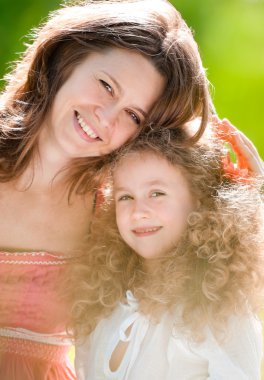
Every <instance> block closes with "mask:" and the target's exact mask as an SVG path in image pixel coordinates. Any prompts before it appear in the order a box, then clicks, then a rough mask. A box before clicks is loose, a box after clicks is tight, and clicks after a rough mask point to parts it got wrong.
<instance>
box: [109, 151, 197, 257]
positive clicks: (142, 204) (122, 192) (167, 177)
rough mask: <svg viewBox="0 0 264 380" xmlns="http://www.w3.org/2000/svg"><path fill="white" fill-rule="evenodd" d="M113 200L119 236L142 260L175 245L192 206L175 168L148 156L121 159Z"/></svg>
mask: <svg viewBox="0 0 264 380" xmlns="http://www.w3.org/2000/svg"><path fill="white" fill-rule="evenodd" d="M114 198H115V204H116V221H117V226H118V229H119V232H120V234H121V236H122V238H123V239H124V241H125V242H126V243H127V244H128V245H129V246H130V247H131V248H132V249H133V250H134V251H135V252H136V253H137V254H138V255H140V256H142V257H143V258H144V259H154V258H158V257H161V256H163V255H164V254H166V252H168V251H169V250H170V249H171V248H172V247H173V246H174V245H175V244H176V243H177V241H178V240H179V238H180V237H181V235H182V233H183V231H184V230H185V228H186V223H187V218H188V215H189V214H190V212H191V211H193V210H194V203H195V202H194V200H193V197H192V195H191V192H190V188H189V185H188V183H187V180H186V178H185V177H184V175H183V174H182V171H181V170H180V169H179V167H177V166H173V165H171V164H170V163H168V161H167V160H166V159H164V158H161V157H159V156H157V155H155V154H154V153H149V152H145V153H141V154H140V153H132V154H129V155H128V156H127V157H125V158H123V159H122V161H121V162H120V164H119V165H118V166H117V168H116V170H115V172H114Z"/></svg>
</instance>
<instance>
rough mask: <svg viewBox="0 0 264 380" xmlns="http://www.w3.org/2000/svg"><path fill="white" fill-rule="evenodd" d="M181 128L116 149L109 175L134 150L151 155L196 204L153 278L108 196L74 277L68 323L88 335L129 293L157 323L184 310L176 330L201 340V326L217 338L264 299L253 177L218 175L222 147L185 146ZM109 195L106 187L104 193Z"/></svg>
mask: <svg viewBox="0 0 264 380" xmlns="http://www.w3.org/2000/svg"><path fill="white" fill-rule="evenodd" d="M184 134H185V132H183V130H180V129H179V130H174V131H172V130H165V129H163V130H161V131H159V132H157V131H155V132H154V131H153V132H150V133H148V134H147V135H144V136H141V137H140V138H138V139H137V140H136V141H134V142H132V143H131V144H130V145H129V146H126V147H124V148H121V150H120V152H119V155H118V156H117V159H116V161H115V163H114V167H113V170H115V167H116V165H118V164H119V163H120V161H122V160H123V159H124V158H125V157H126V156H127V155H129V154H131V153H133V154H134V153H144V152H150V153H154V154H155V155H159V156H160V157H162V158H165V159H166V160H168V162H170V163H171V164H172V165H176V166H178V167H179V168H181V170H182V172H183V173H184V175H185V177H186V179H187V180H188V183H189V186H190V189H191V191H192V193H193V195H194V196H195V198H196V199H197V201H198V202H197V203H198V206H197V209H196V210H195V211H194V212H192V213H191V214H190V215H189V218H188V226H187V228H186V231H185V233H184V234H183V236H182V238H181V240H180V241H179V242H178V244H177V246H175V247H173V249H171V251H170V252H167V253H166V256H164V257H162V258H161V259H157V265H156V266H155V265H154V267H153V271H152V272H151V273H146V272H145V271H144V267H143V265H142V264H143V262H142V259H141V258H140V257H139V256H138V255H137V254H136V253H135V252H133V251H132V249H131V248H130V247H129V246H127V244H126V243H125V242H124V241H123V240H122V238H121V236H120V234H119V232H118V229H117V225H116V221H115V205H114V201H113V200H112V196H111V195H108V196H106V198H105V202H104V203H103V205H102V206H101V208H100V210H98V212H97V214H96V216H95V218H94V221H93V223H92V228H91V232H90V235H89V246H90V249H89V251H88V252H87V255H86V256H85V257H83V259H82V261H81V262H80V263H79V264H78V265H77V266H76V267H75V268H74V270H73V272H72V274H73V275H72V279H73V284H72V283H71V286H72V288H73V289H74V299H75V303H74V306H73V309H72V326H73V328H74V331H75V335H76V336H77V337H80V336H85V335H87V334H89V333H90V332H91V331H92V330H93V329H94V328H95V326H96V324H97V323H98V321H99V320H100V319H101V318H103V317H106V316H108V315H109V314H110V313H111V312H112V310H113V309H114V308H115V307H116V306H117V304H118V302H120V301H125V291H126V290H127V289H130V290H132V291H133V293H134V295H135V296H136V298H137V299H138V302H139V308H140V311H141V312H142V313H144V314H147V315H148V316H149V317H150V318H153V319H154V320H157V319H158V318H159V316H160V315H161V313H163V312H164V311H169V310H173V309H175V305H180V307H181V310H182V320H181V325H179V326H178V328H182V329H184V330H185V331H186V332H190V333H191V336H192V337H193V338H194V339H200V338H202V334H201V331H202V330H203V328H204V327H205V325H210V327H211V328H212V329H213V331H215V332H216V333H217V332H219V331H221V329H223V328H224V324H225V323H226V321H227V319H228V317H229V316H230V315H231V314H233V313H238V314H243V313H247V312H251V311H253V312H256V311H257V310H259V308H260V306H261V304H262V300H263V284H264V282H263V280H264V278H263V277H264V251H263V247H264V245H263V236H264V234H263V223H264V219H263V204H262V199H261V193H260V191H259V186H258V180H257V179H254V178H252V179H251V180H250V182H248V183H245V182H241V181H239V180H238V181H236V182H234V181H231V180H229V179H228V178H226V176H225V174H224V173H223V171H222V166H221V160H222V155H223V147H222V145H221V144H220V143H219V142H217V141H214V140H213V139H211V140H210V142H208V141H207V143H206V144H203V143H200V144H197V145H196V146H192V147H191V146H188V147H186V146H185V147H184V144H183V140H184V138H185V136H184ZM108 190H109V188H108Z"/></svg>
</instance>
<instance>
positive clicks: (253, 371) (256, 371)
mask: <svg viewBox="0 0 264 380" xmlns="http://www.w3.org/2000/svg"><path fill="white" fill-rule="evenodd" d="M174 320H175V318H174V317H173V316H172V315H171V314H169V313H166V314H165V315H164V316H163V317H162V319H161V320H160V322H159V323H158V324H153V323H152V322H150V321H149V319H148V318H147V317H146V316H144V315H142V314H140V313H139V312H138V307H137V301H136V300H135V298H134V297H133V295H132V293H131V292H130V291H128V292H127V304H120V305H119V306H118V307H117V308H116V309H115V310H114V312H113V313H112V315H111V316H110V317H108V318H107V319H103V320H101V321H100V323H99V324H98V325H97V327H96V329H95V330H94V331H93V332H92V334H91V335H90V336H89V337H88V338H87V339H86V340H85V341H84V342H82V343H81V344H80V345H78V344H77V346H76V358H75V367H76V372H77V377H78V379H79V380H260V362H261V357H262V331H261V324H260V321H259V320H258V319H257V318H256V317H254V316H247V317H243V318H238V317H232V319H231V320H230V323H229V324H228V327H227V331H226V339H224V341H223V342H222V343H219V342H217V340H216V339H215V338H214V336H213V335H212V334H211V333H210V331H209V329H208V331H207V332H206V339H205V340H204V341H203V343H200V344H198V343H194V342H191V341H189V340H187V339H186V338H185V337H184V336H183V335H182V334H176V332H175V329H173V322H174ZM129 326H131V329H130V333H129V336H127V335H126V334H125V332H126V331H127V329H128V327H129ZM120 340H123V341H128V342H129V343H128V346H127V349H126V352H125V354H124V357H123V359H122V361H121V363H120V365H119V367H118V369H117V370H116V371H115V372H113V371H111V369H110V367H109V361H110V358H111V355H112V353H113V351H114V349H115V348H116V346H117V344H118V342H119V341H120Z"/></svg>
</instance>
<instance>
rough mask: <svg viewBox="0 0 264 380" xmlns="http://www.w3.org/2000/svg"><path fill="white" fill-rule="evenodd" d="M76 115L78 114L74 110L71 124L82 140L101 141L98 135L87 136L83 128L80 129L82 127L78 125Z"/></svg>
mask: <svg viewBox="0 0 264 380" xmlns="http://www.w3.org/2000/svg"><path fill="white" fill-rule="evenodd" d="M77 115H78V113H77V112H76V111H75V112H74V116H73V126H74V129H75V130H76V132H77V133H78V135H79V136H80V137H81V138H82V139H83V140H85V141H88V142H98V141H102V140H101V139H100V138H99V137H96V138H92V137H90V136H88V135H87V133H86V132H84V130H83V129H82V127H81V126H80V124H79V122H78V119H77Z"/></svg>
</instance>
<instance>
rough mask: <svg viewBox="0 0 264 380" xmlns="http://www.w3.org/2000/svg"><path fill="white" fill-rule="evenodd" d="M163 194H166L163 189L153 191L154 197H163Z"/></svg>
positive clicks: (152, 195)
mask: <svg viewBox="0 0 264 380" xmlns="http://www.w3.org/2000/svg"><path fill="white" fill-rule="evenodd" d="M163 195H165V193H164V192H163V191H153V193H151V197H152V198H157V197H162V196H163Z"/></svg>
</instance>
